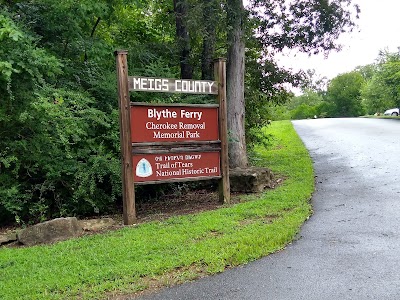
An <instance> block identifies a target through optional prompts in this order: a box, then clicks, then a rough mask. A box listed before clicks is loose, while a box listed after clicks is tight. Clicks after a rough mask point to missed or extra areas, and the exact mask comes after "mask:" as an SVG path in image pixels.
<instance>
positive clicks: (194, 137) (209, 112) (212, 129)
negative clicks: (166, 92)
mask: <svg viewBox="0 0 400 300" xmlns="http://www.w3.org/2000/svg"><path fill="white" fill-rule="evenodd" d="M130 122H131V140H132V143H143V142H185V141H215V140H219V130H218V107H215V106H212V107H209V106H195V107H194V106H158V105H157V106H153V105H134V104H133V105H131V120H130Z"/></svg>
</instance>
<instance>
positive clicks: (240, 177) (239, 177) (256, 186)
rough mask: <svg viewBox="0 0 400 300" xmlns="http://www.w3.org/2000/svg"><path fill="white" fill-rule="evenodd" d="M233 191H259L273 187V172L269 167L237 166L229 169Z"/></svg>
mask: <svg viewBox="0 0 400 300" xmlns="http://www.w3.org/2000/svg"><path fill="white" fill-rule="evenodd" d="M229 180H230V185H231V192H240V193H259V192H262V191H263V190H264V189H265V188H273V187H274V180H273V174H272V172H271V171H270V170H269V169H267V168H260V167H249V168H244V169H242V168H235V169H231V170H230V171H229Z"/></svg>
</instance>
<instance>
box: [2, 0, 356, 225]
mask: <svg viewBox="0 0 400 300" xmlns="http://www.w3.org/2000/svg"><path fill="white" fill-rule="evenodd" d="M180 2H185V4H187V8H188V9H187V16H185V19H184V22H185V24H184V25H185V26H186V29H187V31H188V33H189V40H188V41H189V44H190V45H189V46H190V47H189V48H190V53H189V54H188V56H187V57H188V58H189V59H188V61H187V63H188V64H190V67H191V69H193V77H194V78H205V77H207V78H209V77H210V75H211V74H212V66H211V65H212V58H214V57H221V56H226V55H227V49H228V47H229V44H228V42H227V37H228V36H229V31H230V30H231V28H229V26H226V24H227V20H228V11H229V7H228V6H227V4H228V3H227V2H226V1H222V2H221V1H217V0H181V1H180ZM288 3H290V5H289V6H288V7H287V9H286V8H285V9H286V10H282V13H284V14H281V15H277V14H276V12H277V11H276V9H275V8H276V7H280V5H282V1H272V2H268V3H267V2H266V1H253V4H254V6H253V7H252V8H256V7H258V6H259V5H260V4H262V5H263V7H264V8H266V9H267V11H268V13H269V17H271V18H266V17H265V16H267V15H264V16H260V15H257V14H256V13H254V12H255V11H256V10H252V11H246V12H244V14H243V16H244V20H245V39H246V51H247V53H246V63H247V68H246V74H245V77H246V91H245V93H246V106H247V112H246V130H247V133H248V136H247V145H249V147H250V146H252V145H254V144H255V143H256V142H257V141H262V140H264V135H263V134H260V133H261V132H262V131H260V130H259V129H260V128H261V127H263V126H264V125H266V124H268V120H269V119H270V118H271V112H272V110H271V107H273V106H274V105H275V104H278V103H284V102H286V101H287V99H289V98H290V97H291V96H292V94H291V93H289V92H288V91H287V90H286V88H285V83H287V82H290V83H292V84H293V85H296V86H297V85H300V83H301V80H302V77H303V75H304V74H292V73H291V72H290V71H287V70H282V69H280V68H278V67H277V65H276V63H275V62H274V56H273V54H274V51H276V50H279V49H282V47H284V46H285V44H286V47H300V48H301V49H302V50H304V51H311V50H313V49H320V50H321V49H323V50H329V49H335V48H337V46H336V45H334V44H333V43H332V41H333V40H334V39H335V38H336V37H337V34H339V31H338V30H348V29H349V28H350V27H351V26H352V21H351V18H350V15H349V14H348V13H349V11H350V10H349V9H346V8H345V7H344V6H343V5H342V4H344V3H347V1H344V0H334V1H329V2H327V1H312V3H311V4H309V5H307V3H306V1H300V2H297V4H296V3H295V2H293V1H289V2H288ZM2 5H3V6H2V8H1V10H0V134H1V140H0V224H4V223H9V222H15V221H17V222H21V223H23V222H26V223H29V222H36V221H41V220H45V219H48V218H53V217H58V216H64V215H85V214H93V213H106V212H111V211H113V210H115V209H117V208H118V205H119V204H120V201H121V182H120V176H119V174H120V163H119V132H118V131H119V127H118V112H117V101H116V98H117V97H116V84H115V83H116V78H115V77H116V76H115V63H114V56H113V52H114V50H115V49H127V50H128V51H129V56H128V60H129V61H128V64H129V69H130V70H129V72H130V73H131V74H132V75H133V74H134V75H139V76H159V77H165V78H170V77H173V78H174V77H178V76H179V74H180V73H181V72H180V71H181V70H180V68H181V65H180V61H179V59H180V55H181V53H180V51H181V49H180V47H179V38H178V37H177V34H176V14H175V12H174V5H173V2H172V1H156V0H147V1H145V0H136V1H123V0H99V1H89V0H82V1H75V0H65V1H55V0H28V1H3V2H2ZM311 11H312V12H313V13H312V14H311V15H310V16H309V17H307V15H308V13H309V12H311ZM297 18H300V20H301V22H300V23H299V24H302V26H303V25H304V26H305V27H304V28H303V27H298V25H296V26H295V22H294V21H295V20H296V19H297ZM205 20H206V21H205ZM276 26H278V27H280V28H283V29H284V30H283V31H282V32H281V33H282V35H281V36H280V37H278V36H277V35H276V34H274V33H273V29H274V28H276ZM282 26H283V27H282ZM263 29H266V30H265V32H263V31H262V30H263ZM260 30H261V31H260ZM257 32H258V33H260V32H262V33H263V34H262V35H260V34H258V35H257V34H255V33H257ZM305 32H307V33H305ZM271 47H272V48H271ZM131 98H132V100H135V101H144V102H167V103H173V102H187V103H193V102H196V103H210V102H212V101H215V100H214V99H213V98H210V97H203V96H182V95H174V94H161V93H158V94H157V93H154V94H152V93H132V94H131Z"/></svg>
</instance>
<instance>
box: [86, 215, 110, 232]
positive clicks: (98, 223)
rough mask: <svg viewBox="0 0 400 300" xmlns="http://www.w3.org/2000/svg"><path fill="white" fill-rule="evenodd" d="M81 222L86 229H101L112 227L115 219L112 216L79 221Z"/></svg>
mask: <svg viewBox="0 0 400 300" xmlns="http://www.w3.org/2000/svg"><path fill="white" fill-rule="evenodd" d="M79 224H80V226H81V227H82V228H83V230H85V231H99V230H102V229H106V228H110V227H112V226H113V225H114V224H115V221H114V220H113V219H112V218H102V219H91V220H81V221H79Z"/></svg>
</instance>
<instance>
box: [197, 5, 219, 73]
mask: <svg viewBox="0 0 400 300" xmlns="http://www.w3.org/2000/svg"><path fill="white" fill-rule="evenodd" d="M218 5H219V2H217V1H215V0H204V10H203V17H204V20H207V22H206V24H205V33H204V36H203V52H202V55H201V79H203V80H212V79H213V74H214V71H213V65H214V64H213V61H214V58H215V57H214V53H215V43H216V26H217V16H216V14H217V9H218Z"/></svg>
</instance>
